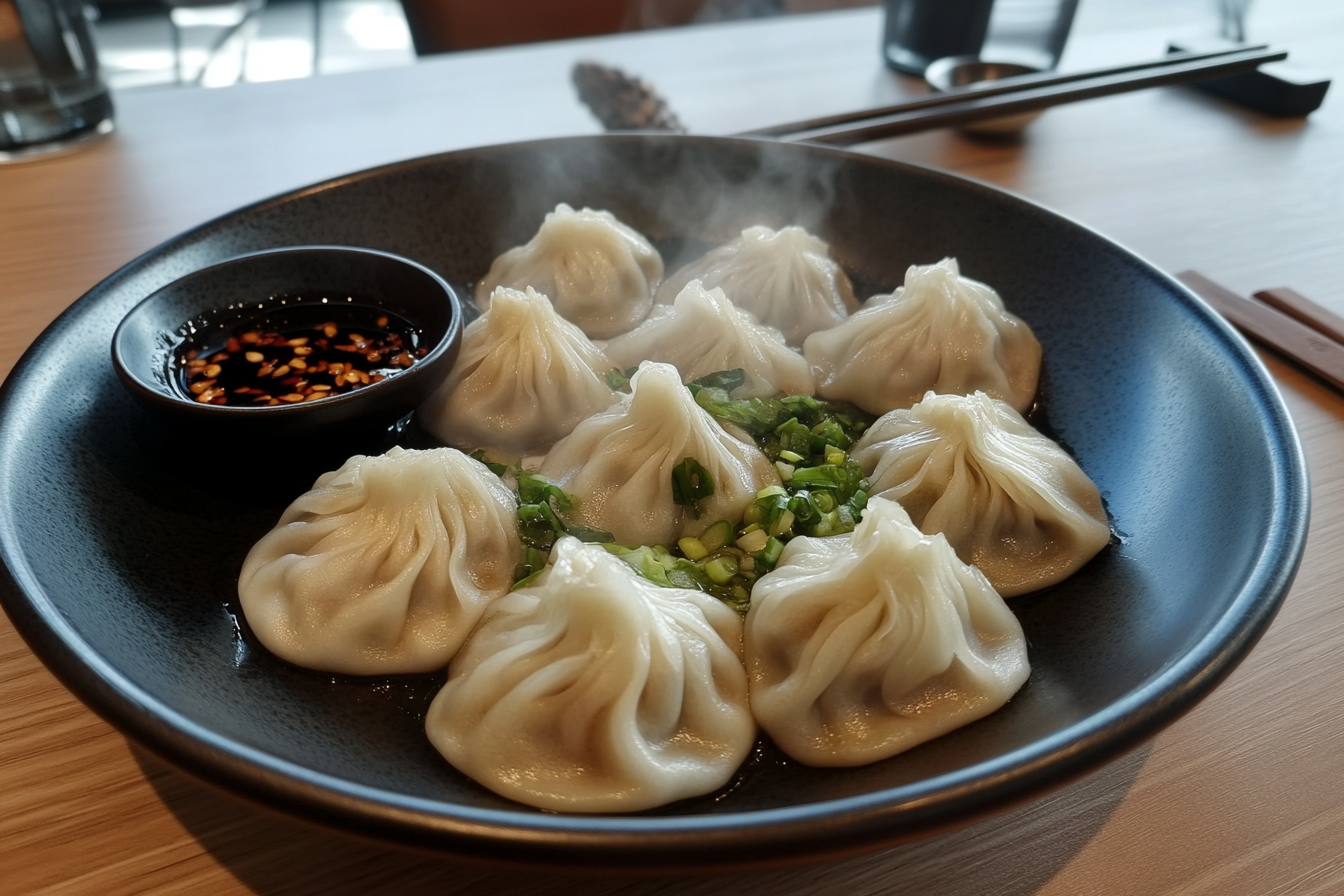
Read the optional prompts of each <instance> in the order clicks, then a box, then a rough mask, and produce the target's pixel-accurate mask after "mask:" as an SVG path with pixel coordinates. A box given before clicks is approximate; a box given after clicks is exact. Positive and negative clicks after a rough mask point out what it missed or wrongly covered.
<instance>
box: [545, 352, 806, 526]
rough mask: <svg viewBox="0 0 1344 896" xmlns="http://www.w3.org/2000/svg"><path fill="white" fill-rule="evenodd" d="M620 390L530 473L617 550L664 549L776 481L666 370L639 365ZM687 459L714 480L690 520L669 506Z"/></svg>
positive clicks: (759, 456) (737, 510) (735, 510)
mask: <svg viewBox="0 0 1344 896" xmlns="http://www.w3.org/2000/svg"><path fill="white" fill-rule="evenodd" d="M630 393H631V394H629V395H623V396H621V399H620V401H619V402H618V403H617V404H614V405H612V406H611V407H610V408H608V409H607V410H605V411H602V412H601V413H598V414H594V415H593V416H592V417H589V418H588V419H587V420H585V421H583V422H582V423H580V424H579V425H578V426H577V427H575V429H574V431H573V432H572V433H570V434H569V435H568V436H566V437H565V438H563V439H561V440H560V441H559V442H556V443H555V447H554V448H552V449H551V452H550V453H549V454H548V455H546V460H545V461H543V462H542V465H541V468H540V470H538V472H539V473H540V474H541V475H542V476H545V477H546V478H547V479H549V480H551V481H552V482H554V483H556V484H557V485H559V486H560V487H561V488H563V489H564V490H565V491H566V492H568V493H569V494H571V495H573V496H574V497H575V498H576V499H577V503H576V506H575V507H574V509H573V510H572V511H570V513H569V516H570V518H571V519H572V520H574V521H576V522H579V523H582V524H583V525H585V526H592V527H595V528H598V529H605V530H606V531H608V532H610V533H611V534H612V535H614V536H615V538H616V541H617V542H618V543H620V544H624V545H631V546H633V545H645V544H663V545H670V544H673V543H675V542H676V541H677V539H678V538H681V537H682V536H686V535H699V534H700V533H701V532H702V531H704V529H705V527H706V526H708V525H710V524H711V523H713V522H715V521H716V520H728V521H729V522H732V523H734V524H736V523H738V522H741V520H742V512H743V510H744V509H745V508H746V506H747V505H748V504H749V503H751V502H752V501H753V500H754V499H755V497H756V493H757V492H758V491H760V490H761V489H763V488H765V487H766V486H769V485H779V484H780V479H779V471H778V470H776V469H775V466H774V464H772V463H771V462H770V460H769V459H768V458H767V457H766V456H765V454H763V453H762V452H761V450H760V449H759V448H757V447H756V445H755V444H754V443H751V442H748V441H744V440H742V439H738V438H736V437H734V436H732V435H730V434H729V433H728V432H726V431H725V430H724V429H723V427H721V426H719V424H718V423H717V422H715V420H714V418H713V417H711V416H710V415H709V414H708V413H707V412H706V411H705V410H704V409H703V408H701V407H700V406H699V405H697V404H696V403H695V399H694V398H693V397H692V396H691V392H690V390H689V389H687V388H686V387H685V386H684V385H682V382H681V375H680V374H678V373H677V369H676V368H675V367H673V366H672V365H670V364H659V363H657V362H654V361H646V362H644V364H642V365H641V366H640V368H639V370H638V371H637V372H636V373H635V375H634V377H632V378H631V380H630ZM688 457H692V458H695V460H696V461H698V462H699V463H700V464H701V465H702V466H703V467H704V468H705V469H706V470H707V471H708V472H709V474H710V476H711V478H712V479H713V481H714V494H713V495H711V496H709V497H708V498H705V499H703V500H702V501H701V502H700V508H701V515H700V517H699V518H697V517H696V516H695V513H694V511H693V510H692V509H691V508H689V507H683V506H681V505H679V504H676V503H674V502H673V500H672V494H673V492H672V469H673V468H674V467H676V466H677V465H679V464H680V463H681V462H682V461H683V460H685V459H686V458H688Z"/></svg>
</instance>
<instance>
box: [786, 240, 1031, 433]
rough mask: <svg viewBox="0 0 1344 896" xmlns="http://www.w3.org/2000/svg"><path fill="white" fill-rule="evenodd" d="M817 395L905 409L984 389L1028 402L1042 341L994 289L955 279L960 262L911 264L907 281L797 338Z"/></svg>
mask: <svg viewBox="0 0 1344 896" xmlns="http://www.w3.org/2000/svg"><path fill="white" fill-rule="evenodd" d="M803 356H804V357H805V358H807V360H808V362H809V363H810V364H811V365H812V373H813V374H814V375H815V377H816V380H817V394H818V395H821V396H822V397H823V398H829V399H832V400H838V401H848V402H852V403H853V404H856V405H858V406H859V407H861V408H863V409H864V410H865V411H867V412H868V413H870V414H885V413H886V412H887V411H891V410H895V409H896V408H908V407H910V406H911V405H913V404H914V403H915V402H917V401H919V400H920V397H921V396H923V395H924V393H925V392H928V391H930V390H932V391H934V392H940V393H945V394H957V395H969V394H971V393H972V392H984V393H986V394H988V395H990V396H991V397H993V398H998V399H1001V400H1003V401H1006V402H1008V403H1009V404H1010V405H1012V406H1013V408H1014V409H1016V410H1018V411H1022V412H1025V411H1026V410H1027V409H1028V408H1030V407H1031V402H1032V399H1033V398H1034V397H1035V396H1036V385H1037V380H1038V379H1039V377H1040V373H1041V344H1040V343H1039V342H1037V341H1036V336H1035V335H1034V334H1033V333H1032V332H1031V328H1030V327H1028V326H1027V325H1026V324H1025V323H1023V322H1022V320H1021V319H1020V318H1018V317H1016V316H1015V315H1013V314H1011V313H1009V312H1008V311H1006V310H1005V309H1004V307H1003V300H1001V299H1000V298H999V295H998V293H996V292H995V291H994V290H992V289H990V288H989V287H988V286H986V285H985V284H983V283H980V282H978V281H976V280H972V279H970V278H969V277H963V276H961V271H960V268H959V267H958V266H957V262H956V259H953V258H945V259H943V260H942V261H940V262H938V263H937V264H933V265H911V266H910V268H909V270H907V271H906V273H905V285H904V286H903V287H902V288H900V289H898V290H896V291H895V292H894V293H892V294H890V295H883V296H874V297H873V298H871V299H869V300H868V303H867V304H866V305H865V306H864V308H863V309H862V310H861V311H858V312H857V313H855V314H854V315H853V316H851V317H850V318H849V319H848V320H846V321H845V322H844V323H842V324H840V325H839V326H837V327H833V328H832V329H829V330H823V331H821V332H818V333H814V334H812V335H811V336H809V337H808V338H807V341H806V342H804V343H803Z"/></svg>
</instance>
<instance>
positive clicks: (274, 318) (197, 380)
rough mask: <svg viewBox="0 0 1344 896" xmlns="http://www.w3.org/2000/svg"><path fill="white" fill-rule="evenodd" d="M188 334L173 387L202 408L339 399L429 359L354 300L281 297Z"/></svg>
mask: <svg viewBox="0 0 1344 896" xmlns="http://www.w3.org/2000/svg"><path fill="white" fill-rule="evenodd" d="M184 329H189V330H192V331H193V332H192V333H191V335H189V336H188V337H187V338H186V339H185V340H184V341H183V342H182V343H181V344H180V345H179V346H178V347H177V349H176V350H175V352H174V354H173V360H174V366H175V368H176V370H175V381H176V386H177V387H178V388H179V389H180V390H182V392H183V394H185V395H186V396H187V397H188V398H190V399H192V400H193V401H196V402H199V403H201V404H215V405H231V406H234V407H270V406H276V405H284V404H300V403H303V402H307V401H320V400H321V399H323V398H329V397H332V396H335V395H344V394H346V393H348V392H353V391H355V390H357V389H362V388H364V387H366V386H371V385H373V384H374V383H377V382H381V381H382V380H385V379H387V378H389V377H393V376H396V375H397V374H399V373H402V372H404V371H406V370H409V369H410V368H411V367H412V366H413V365H414V364H415V362H416V361H418V360H420V359H421V358H422V357H424V355H425V354H426V352H427V348H426V347H424V346H422V345H420V338H419V337H420V333H419V330H418V329H417V328H416V326H415V325H414V324H413V323H411V322H410V321H409V320H407V319H406V318H404V317H401V316H400V315H398V314H395V313H392V312H390V311H387V310H386V309H383V308H377V307H373V306H370V305H365V304H360V303H357V302H354V301H333V302H323V301H305V300H304V299H303V298H301V297H285V298H280V299H274V300H272V301H270V302H267V303H262V305H261V310H258V311H257V313H256V314H254V315H250V316H246V317H243V318H241V319H239V320H236V321H235V322H232V323H229V324H227V325H224V324H213V325H212V324H208V323H207V324H203V325H200V326H190V327H184Z"/></svg>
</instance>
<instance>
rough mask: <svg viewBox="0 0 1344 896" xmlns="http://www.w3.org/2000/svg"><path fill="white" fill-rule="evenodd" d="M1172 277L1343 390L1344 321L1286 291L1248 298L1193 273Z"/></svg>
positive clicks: (1246, 330) (1240, 326)
mask: <svg viewBox="0 0 1344 896" xmlns="http://www.w3.org/2000/svg"><path fill="white" fill-rule="evenodd" d="M1176 279H1177V280H1180V281H1181V282H1182V283H1184V284H1185V285H1186V286H1188V287H1190V289H1191V290H1192V291H1193V292H1194V293H1195V294H1196V295H1198V296H1199V297H1200V298H1201V299H1203V300H1204V301H1206V302H1208V303H1209V304H1210V305H1212V306H1213V309H1214V310H1215V311H1217V312H1218V313H1219V314H1221V315H1222V316H1223V317H1225V318H1227V319H1228V321H1230V322H1231V323H1232V324H1233V325H1234V326H1236V328H1237V329H1239V330H1241V331H1242V332H1243V333H1245V334H1246V335H1247V336H1251V337H1254V338H1255V339H1257V340H1259V341H1260V342H1263V343H1264V344H1265V345H1268V346H1269V347H1270V348H1274V349H1277V350H1278V351H1280V352H1282V353H1283V354H1285V355H1287V356H1288V357H1289V358H1292V359H1293V360H1294V361H1297V362H1298V363H1299V364H1301V365H1302V366H1303V367H1306V368H1307V369H1308V370H1310V371H1312V372H1313V373H1315V374H1316V375H1317V376H1319V377H1321V378H1322V379H1324V380H1325V381H1327V382H1328V383H1330V384H1331V385H1332V386H1334V387H1335V388H1336V389H1339V390H1341V391H1344V319H1341V318H1340V317H1339V316H1338V315H1336V314H1335V313H1334V312H1332V311H1329V310H1328V309H1326V308H1322V307H1321V306H1320V305H1317V304H1316V303H1315V302H1313V301H1311V300H1310V299H1308V298H1307V297H1306V296H1304V295H1301V294H1300V293H1297V292H1294V291H1293V290H1291V289H1287V288H1278V289H1266V290H1261V291H1260V292H1257V293H1255V296H1254V298H1250V299H1247V298H1243V297H1242V296H1239V295H1237V294H1236V293H1234V292H1232V291H1231V290H1230V289H1226V288H1225V287H1222V286H1219V285H1218V284H1217V283H1214V282H1213V281H1212V280H1210V279H1209V278H1208V277H1205V276H1204V275H1203V274H1200V273H1199V272H1197V271H1182V272H1181V273H1179V274H1177V275H1176ZM1257 300H1258V301H1257ZM1280 308H1282V309H1284V310H1282V311H1281V310H1279V309H1280ZM1285 312H1286V313H1285Z"/></svg>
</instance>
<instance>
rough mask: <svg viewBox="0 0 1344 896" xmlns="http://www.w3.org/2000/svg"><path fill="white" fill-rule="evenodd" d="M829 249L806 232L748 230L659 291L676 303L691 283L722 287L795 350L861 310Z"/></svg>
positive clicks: (663, 298) (679, 273) (664, 300)
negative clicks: (810, 337) (697, 281)
mask: <svg viewBox="0 0 1344 896" xmlns="http://www.w3.org/2000/svg"><path fill="white" fill-rule="evenodd" d="M829 253H830V247H829V246H827V245H826V243H825V241H823V240H821V239H818V238H817V237H815V236H813V235H812V234H810V233H808V232H807V231H806V230H804V229H803V228H801V227H785V228H783V229H782V230H771V229H770V228H769V227H760V226H757V227H748V228H747V229H746V230H744V231H742V235H741V236H740V237H738V238H737V239H735V240H733V241H732V242H730V243H728V244H727V245H724V246H720V247H719V248H717V249H713V250H711V251H709V252H708V253H706V254H705V255H704V256H702V257H701V258H699V259H698V260H696V261H693V262H691V263H690V264H688V265H686V266H685V267H683V268H681V269H680V270H679V271H677V272H676V273H675V274H673V275H672V276H671V277H669V278H668V280H667V282H666V283H664V284H663V285H662V286H661V287H659V289H658V297H657V300H658V302H659V303H660V304H664V305H669V304H672V303H673V302H674V301H675V300H676V297H677V296H678V295H679V294H680V293H681V291H682V290H683V289H685V288H686V284H688V283H690V282H691V281H692V280H699V281H700V282H701V283H702V284H704V287H705V289H714V288H716V287H717V288H719V289H722V290H723V291H724V294H726V295H727V296H728V298H729V299H730V300H731V301H732V303H733V304H734V305H736V306H737V307H738V308H742V309H744V310H746V311H750V312H751V313H752V314H754V315H755V316H756V319H757V320H759V321H761V322H762V323H764V324H768V325H769V326H772V327H775V328H776V329H778V330H780V331H781V332H782V333H783V334H784V338H785V339H786V340H788V342H789V344H790V345H802V344H803V340H804V339H806V338H807V336H808V334H810V333H813V332H815V331H817V330H824V329H826V328H828V327H833V326H835V325H836V324H838V323H840V322H841V321H842V320H844V319H845V318H846V317H848V316H849V314H850V312H851V311H854V310H855V309H857V308H858V307H859V303H858V301H857V300H855V298H854V288H853V287H852V286H851V285H850V283H849V277H847V276H845V272H844V271H842V270H841V269H840V265H838V264H836V263H835V261H834V260H833V259H832V258H831V257H830V254H829Z"/></svg>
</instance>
